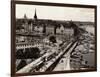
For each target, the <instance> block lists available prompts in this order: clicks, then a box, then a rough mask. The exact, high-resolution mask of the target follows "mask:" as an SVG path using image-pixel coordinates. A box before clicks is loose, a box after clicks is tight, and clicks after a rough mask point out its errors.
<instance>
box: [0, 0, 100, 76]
mask: <svg viewBox="0 0 100 77" xmlns="http://www.w3.org/2000/svg"><path fill="white" fill-rule="evenodd" d="M34 1H45V2H56V3H72V4H90V5H98V18H97V19H98V29H97V30H98V31H97V33H98V39H100V34H99V33H100V30H99V29H100V22H99V21H100V0H34ZM10 18H11V15H10V0H0V76H1V77H10V61H11V60H10V56H11V55H10V53H11V50H10V49H11V48H10V47H11V43H10V42H11V40H10V39H11V37H10V34H11V29H10V28H11V23H10V22H11V21H10ZM99 45H100V40H98V54H97V56H98V71H97V72H87V73H73V74H52V75H38V76H30V77H98V76H99V73H100V69H99V68H100V66H99V65H100V60H99V59H100V52H99V51H100V47H99ZM28 77H29V76H28Z"/></svg>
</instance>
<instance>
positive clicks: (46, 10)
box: [16, 4, 94, 22]
mask: <svg viewBox="0 0 100 77" xmlns="http://www.w3.org/2000/svg"><path fill="white" fill-rule="evenodd" d="M35 9H36V13H37V18H38V19H50V20H65V21H70V20H73V21H91V22H94V9H92V8H91V9H90V8H75V7H74V8H73V7H56V6H40V5H22V4H16V18H23V17H24V15H25V14H26V16H27V17H28V18H34V14H35Z"/></svg>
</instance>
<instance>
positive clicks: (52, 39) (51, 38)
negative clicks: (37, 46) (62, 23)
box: [49, 36, 57, 43]
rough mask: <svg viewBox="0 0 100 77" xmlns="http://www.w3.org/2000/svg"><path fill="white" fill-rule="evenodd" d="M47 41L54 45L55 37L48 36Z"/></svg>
mask: <svg viewBox="0 0 100 77" xmlns="http://www.w3.org/2000/svg"><path fill="white" fill-rule="evenodd" d="M49 41H50V42H52V43H56V42H57V41H56V37H55V36H50V37H49Z"/></svg>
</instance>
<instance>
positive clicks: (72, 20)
mask: <svg viewBox="0 0 100 77" xmlns="http://www.w3.org/2000/svg"><path fill="white" fill-rule="evenodd" d="M95 23H96V21H95V8H88V7H87V8H86V7H81V8H80V7H70V6H68V7H67V6H66V7H64V6H53V5H35V4H31V5H29V4H16V5H15V51H13V52H15V54H14V55H15V72H16V74H21V73H33V74H34V73H40V72H55V71H71V70H72V71H77V70H88V69H95V68H96V31H95V30H96V29H95V28H96V24H95Z"/></svg>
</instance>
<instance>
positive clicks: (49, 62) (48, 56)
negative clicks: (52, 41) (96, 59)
mask: <svg viewBox="0 0 100 77" xmlns="http://www.w3.org/2000/svg"><path fill="white" fill-rule="evenodd" d="M77 44H78V42H77V41H74V42H70V43H69V44H68V45H67V44H66V43H64V44H63V46H62V49H63V50H62V51H59V52H58V53H56V51H52V52H50V53H45V54H44V55H43V56H41V57H39V58H38V59H36V60H34V61H33V62H31V63H30V64H28V65H26V66H25V67H23V68H22V69H20V70H18V71H17V72H16V73H29V72H46V71H53V70H54V68H55V67H56V66H57V64H58V62H59V61H60V60H61V58H62V57H63V56H64V55H65V54H67V56H68V55H70V53H71V52H72V51H73V50H74V49H75V47H76V46H77ZM66 45H67V46H66ZM66 68H68V69H70V65H69V61H67V66H66Z"/></svg>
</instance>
